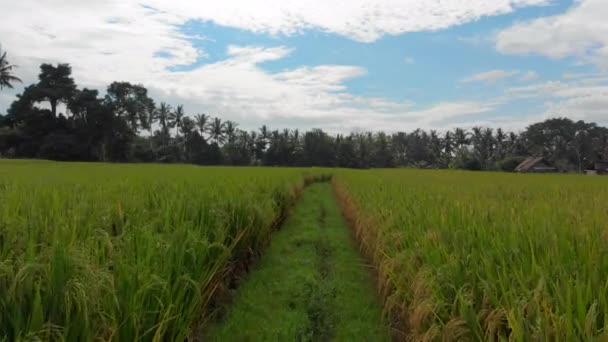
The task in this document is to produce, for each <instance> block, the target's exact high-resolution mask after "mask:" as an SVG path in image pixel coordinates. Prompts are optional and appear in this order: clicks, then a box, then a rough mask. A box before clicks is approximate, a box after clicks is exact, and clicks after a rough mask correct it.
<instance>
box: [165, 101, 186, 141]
mask: <svg viewBox="0 0 608 342" xmlns="http://www.w3.org/2000/svg"><path fill="white" fill-rule="evenodd" d="M185 115H186V113H185V112H184V106H183V105H179V106H177V108H175V110H174V111H172V112H171V114H169V125H170V126H171V127H175V136H176V137H177V136H179V130H180V129H181V128H182V124H183V121H182V120H183V119H184V116H185Z"/></svg>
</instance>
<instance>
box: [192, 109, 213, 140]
mask: <svg viewBox="0 0 608 342" xmlns="http://www.w3.org/2000/svg"><path fill="white" fill-rule="evenodd" d="M194 120H195V123H196V127H197V128H198V131H199V132H200V134H201V136H203V134H204V133H205V132H207V126H208V125H209V115H207V114H196V116H195V117H194Z"/></svg>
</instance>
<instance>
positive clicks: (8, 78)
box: [0, 46, 21, 90]
mask: <svg viewBox="0 0 608 342" xmlns="http://www.w3.org/2000/svg"><path fill="white" fill-rule="evenodd" d="M13 68H15V66H14V65H11V64H10V63H9V62H8V60H7V59H6V51H4V53H2V47H1V46H0V90H2V89H3V88H4V87H6V88H13V85H12V84H11V82H21V80H20V79H19V78H17V77H16V76H13V75H12V73H11V72H12V71H13Z"/></svg>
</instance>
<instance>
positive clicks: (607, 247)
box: [334, 170, 608, 341]
mask: <svg viewBox="0 0 608 342" xmlns="http://www.w3.org/2000/svg"><path fill="white" fill-rule="evenodd" d="M334 186H335V189H336V193H337V194H338V196H339V198H340V201H341V203H342V206H343V209H344V212H345V214H346V215H347V217H348V218H349V219H350V221H351V222H352V224H353V226H354V228H355V229H356V230H355V232H356V234H357V237H358V239H359V241H360V242H361V245H362V249H363V251H364V252H365V253H366V254H367V255H368V256H369V257H370V258H371V259H372V260H373V262H374V264H375V265H376V266H377V268H378V275H379V285H380V288H381V290H382V292H383V294H384V298H385V313H386V314H387V315H390V316H391V317H392V318H393V319H394V320H395V321H394V324H395V327H397V329H399V330H400V331H401V334H400V336H399V338H400V339H408V340H439V339H446V340H462V339H473V340H506V339H509V340H516V341H531V340H562V341H574V340H592V339H596V338H598V337H601V338H608V330H607V329H608V210H607V207H606V204H607V203H608V202H607V200H608V179H607V178H600V177H598V178H594V177H584V176H574V175H516V174H499V173H467V172H451V171H415V170H374V171H340V172H339V173H338V175H337V177H334Z"/></svg>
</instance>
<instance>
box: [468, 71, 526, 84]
mask: <svg viewBox="0 0 608 342" xmlns="http://www.w3.org/2000/svg"><path fill="white" fill-rule="evenodd" d="M517 74H519V71H508V70H501V69H496V70H490V71H485V72H480V73H478V74H474V75H471V76H469V77H466V78H464V79H462V81H461V82H462V83H473V82H484V83H495V82H496V81H499V80H502V79H506V78H511V77H513V76H515V75H517Z"/></svg>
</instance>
